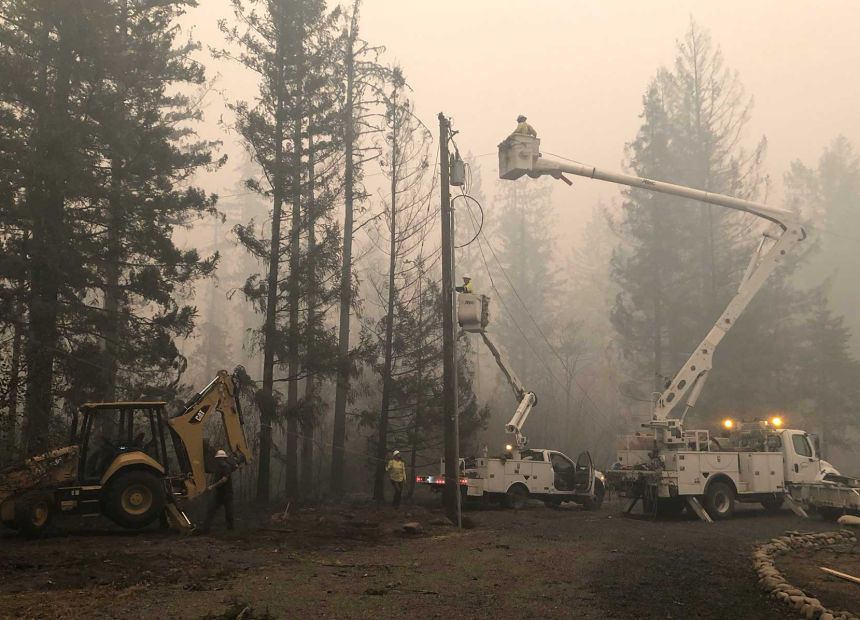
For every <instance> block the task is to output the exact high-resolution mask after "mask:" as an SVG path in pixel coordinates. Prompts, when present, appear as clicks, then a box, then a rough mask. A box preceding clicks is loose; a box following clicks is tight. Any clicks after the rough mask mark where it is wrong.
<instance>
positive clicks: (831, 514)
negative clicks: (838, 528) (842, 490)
mask: <svg viewBox="0 0 860 620" xmlns="http://www.w3.org/2000/svg"><path fill="white" fill-rule="evenodd" d="M818 514H819V515H821V518H822V519H824V520H825V521H833V522H836V521H838V520H839V517H841V516H842V515H844V514H845V511H844V510H842V509H841V508H831V507H830V506H823V507H821V508H819V509H818Z"/></svg>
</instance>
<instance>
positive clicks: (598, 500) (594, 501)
mask: <svg viewBox="0 0 860 620" xmlns="http://www.w3.org/2000/svg"><path fill="white" fill-rule="evenodd" d="M605 495H606V489H604V488H603V484H601V483H600V482H597V483H595V485H594V495H591V496H589V497H586V498H585V501H584V502H582V507H583V508H585V509H586V510H600V507H601V506H602V505H603V498H604V496H605Z"/></svg>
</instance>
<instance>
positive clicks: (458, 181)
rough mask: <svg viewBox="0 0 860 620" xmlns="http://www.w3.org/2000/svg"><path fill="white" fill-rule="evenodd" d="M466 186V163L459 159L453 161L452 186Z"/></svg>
mask: <svg viewBox="0 0 860 620" xmlns="http://www.w3.org/2000/svg"><path fill="white" fill-rule="evenodd" d="M465 184H466V163H465V162H464V161H463V160H462V159H460V158H459V157H457V158H456V159H454V160H452V161H451V185H454V186H456V187H463V186H464V185H465Z"/></svg>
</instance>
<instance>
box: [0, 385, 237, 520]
mask: <svg viewBox="0 0 860 620" xmlns="http://www.w3.org/2000/svg"><path fill="white" fill-rule="evenodd" d="M166 406H167V403H165V402H162V401H146V402H138V401H133V402H132V401H122V402H100V403H86V404H84V405H81V406H80V407H79V409H78V411H77V412H76V415H75V417H74V418H73V420H72V425H71V441H70V443H69V445H68V446H65V447H63V448H58V449H56V450H53V451H51V452H48V453H46V454H42V455H39V456H35V457H33V458H30V459H28V460H26V461H24V462H23V463H21V464H19V465H13V466H11V467H8V468H6V469H4V470H2V471H0V521H2V523H3V525H5V526H7V527H10V528H12V529H16V530H19V531H20V532H22V533H24V534H26V535H29V536H35V535H39V534H41V533H42V532H44V531H45V530H46V529H47V528H48V527H49V526H50V524H51V521H52V519H53V517H54V516H56V515H83V516H99V515H104V516H106V517H108V518H109V519H110V520H111V521H113V522H114V523H116V524H117V525H120V526H121V527H124V528H128V529H139V528H142V527H146V526H147V525H150V524H151V523H153V522H154V521H156V520H158V519H160V518H161V519H164V520H165V521H167V522H168V523H170V524H171V525H173V526H174V527H177V528H179V529H181V530H192V529H193V525H192V523H191V521H190V520H189V519H188V517H187V516H186V515H185V513H184V512H183V510H182V508H181V506H180V503H179V502H181V501H185V500H191V499H194V498H195V497H198V496H199V495H201V494H202V493H203V492H205V491H206V489H207V484H206V464H207V458H206V457H207V451H206V447H205V440H204V432H203V431H204V422H205V421H206V420H207V419H209V418H210V417H211V416H213V415H216V414H219V415H220V417H221V421H222V423H223V428H224V435H225V441H226V447H227V448H228V451H229V452H232V456H233V458H235V459H236V461H237V462H238V463H244V462H248V461H250V460H251V451H250V450H249V449H248V443H247V441H246V439H245V433H244V430H243V422H242V412H241V408H240V404H239V397H238V394H237V393H236V384H235V382H234V380H233V377H231V376H230V375H228V374H227V372H226V371H224V370H221V371H219V372H218V374H217V376H216V377H215V378H214V379H213V380H212V381H211V382H210V383H209V384H208V385H207V386H206V387H205V388H203V390H201V391H200V392H198V393H197V394H195V395H194V397H193V398H191V400H189V401H188V402H187V403H186V404H185V406H184V407H183V408H182V411H180V412H179V413H178V414H177V415H175V416H173V417H170V418H168V415H167V411H166Z"/></svg>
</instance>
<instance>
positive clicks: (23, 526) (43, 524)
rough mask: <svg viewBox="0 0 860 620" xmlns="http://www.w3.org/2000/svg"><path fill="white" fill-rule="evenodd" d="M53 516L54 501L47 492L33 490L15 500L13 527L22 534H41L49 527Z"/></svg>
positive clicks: (31, 536) (33, 536)
mask: <svg viewBox="0 0 860 620" xmlns="http://www.w3.org/2000/svg"><path fill="white" fill-rule="evenodd" d="M53 518H54V501H53V498H52V497H51V495H50V494H49V493H44V492H38V491H34V492H31V493H25V494H24V495H22V496H21V497H19V498H18V499H16V500H15V520H14V522H13V523H14V525H13V527H14V528H15V529H16V530H18V531H19V532H21V533H22V534H23V535H24V536H27V537H30V538H35V537H38V536H41V535H42V534H44V533H45V531H47V529H48V527H50V525H51V520H52V519H53ZM4 523H5V522H4Z"/></svg>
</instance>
